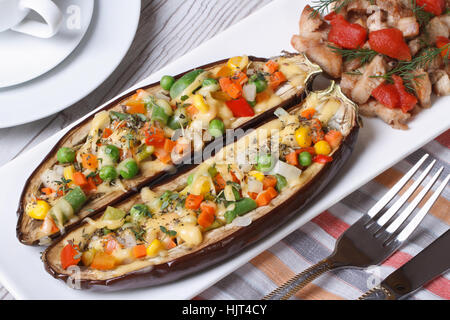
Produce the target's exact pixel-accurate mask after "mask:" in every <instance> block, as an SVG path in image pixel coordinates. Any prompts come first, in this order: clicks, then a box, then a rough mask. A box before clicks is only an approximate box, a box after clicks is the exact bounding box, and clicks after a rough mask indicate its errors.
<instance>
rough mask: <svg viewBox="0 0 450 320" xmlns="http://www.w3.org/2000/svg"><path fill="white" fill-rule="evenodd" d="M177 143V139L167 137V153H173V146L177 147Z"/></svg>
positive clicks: (165, 149)
mask: <svg viewBox="0 0 450 320" xmlns="http://www.w3.org/2000/svg"><path fill="white" fill-rule="evenodd" d="M176 144H177V142H176V141H172V140H170V139H166V141H165V142H164V151H166V152H167V153H171V152H172V150H173V148H175V146H176Z"/></svg>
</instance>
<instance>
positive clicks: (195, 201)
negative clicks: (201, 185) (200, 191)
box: [184, 194, 203, 210]
mask: <svg viewBox="0 0 450 320" xmlns="http://www.w3.org/2000/svg"><path fill="white" fill-rule="evenodd" d="M202 201H203V196H202V195H200V196H196V195H195V194H190V195H188V196H187V198H186V201H185V203H184V206H185V207H186V209H191V210H197V209H198V208H200V204H201V203H202Z"/></svg>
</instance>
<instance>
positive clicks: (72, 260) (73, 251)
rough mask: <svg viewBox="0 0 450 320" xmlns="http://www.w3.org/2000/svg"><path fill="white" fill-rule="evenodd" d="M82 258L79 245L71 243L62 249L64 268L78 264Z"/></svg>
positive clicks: (62, 264)
mask: <svg viewBox="0 0 450 320" xmlns="http://www.w3.org/2000/svg"><path fill="white" fill-rule="evenodd" d="M80 260H81V254H80V248H79V247H78V245H76V244H70V243H69V244H67V245H66V246H65V247H64V248H63V249H62V250H61V266H62V267H63V269H67V268H68V267H70V266H75V265H77V264H78V263H79V262H80Z"/></svg>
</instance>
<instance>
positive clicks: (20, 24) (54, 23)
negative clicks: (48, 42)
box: [0, 0, 63, 38]
mask: <svg viewBox="0 0 450 320" xmlns="http://www.w3.org/2000/svg"><path fill="white" fill-rule="evenodd" d="M30 10H33V11H36V12H37V13H38V14H39V15H40V16H41V17H42V18H43V19H44V21H45V23H42V22H39V21H34V20H30V19H27V18H26V17H27V15H28V14H29V13H30ZM62 18H63V15H62V12H61V11H60V10H59V8H58V7H57V6H56V4H54V3H53V2H52V1H51V0H0V32H2V31H6V30H10V29H11V30H14V31H17V32H21V33H26V34H29V35H31V36H34V37H39V38H50V37H52V36H54V35H55V34H56V33H57V32H58V30H59V27H60V25H61V22H62Z"/></svg>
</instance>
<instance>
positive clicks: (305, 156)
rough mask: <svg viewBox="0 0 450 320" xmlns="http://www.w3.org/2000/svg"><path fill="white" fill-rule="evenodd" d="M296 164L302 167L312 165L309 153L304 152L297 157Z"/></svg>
mask: <svg viewBox="0 0 450 320" xmlns="http://www.w3.org/2000/svg"><path fill="white" fill-rule="evenodd" d="M298 162H299V163H300V165H301V166H303V167H308V166H309V165H311V163H312V156H311V153H309V152H307V151H305V152H302V153H300V154H299V155H298Z"/></svg>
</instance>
